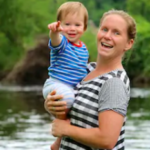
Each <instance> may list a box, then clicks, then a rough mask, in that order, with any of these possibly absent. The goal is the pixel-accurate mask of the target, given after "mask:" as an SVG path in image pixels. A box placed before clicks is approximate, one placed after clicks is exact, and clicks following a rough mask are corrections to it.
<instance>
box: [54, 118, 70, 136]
mask: <svg viewBox="0 0 150 150" xmlns="http://www.w3.org/2000/svg"><path fill="white" fill-rule="evenodd" d="M69 126H70V121H69V120H68V121H67V120H61V119H55V120H54V121H53V122H52V130H51V133H52V135H53V136H55V137H62V136H65V135H66V133H67V130H68V128H69Z"/></svg>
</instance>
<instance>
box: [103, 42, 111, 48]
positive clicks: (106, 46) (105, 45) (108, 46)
mask: <svg viewBox="0 0 150 150" xmlns="http://www.w3.org/2000/svg"><path fill="white" fill-rule="evenodd" d="M101 45H102V46H103V47H105V48H113V46H112V45H111V44H108V43H105V42H101Z"/></svg>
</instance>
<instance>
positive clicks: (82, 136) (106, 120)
mask: <svg viewBox="0 0 150 150" xmlns="http://www.w3.org/2000/svg"><path fill="white" fill-rule="evenodd" d="M123 121H124V117H123V116H122V115H120V114H118V113H116V112H114V111H112V110H108V111H104V112H101V113H99V128H89V129H85V128H79V127H76V126H73V125H70V124H68V123H67V122H65V121H62V120H59V119H56V120H54V121H53V127H52V134H53V135H54V136H57V137H62V136H68V137H70V138H72V139H74V140H75V141H78V142H80V143H82V144H84V145H87V146H90V147H95V148H106V149H112V148H113V147H114V146H115V144H116V143H117V140H118V137H119V134H120V131H121V127H122V124H123Z"/></svg>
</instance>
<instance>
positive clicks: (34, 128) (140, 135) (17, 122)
mask: <svg viewBox="0 0 150 150" xmlns="http://www.w3.org/2000/svg"><path fill="white" fill-rule="evenodd" d="M3 88H4V87H3ZM36 88H37V89H36V90H35V87H24V88H22V89H20V87H16V88H15V89H14V88H12V89H11V88H9V90H8V91H11V92H10V93H3V92H1V93H0V100H1V105H0V125H1V126H0V150H49V149H50V145H51V144H52V143H53V142H54V140H55V138H54V137H53V136H52V135H51V134H50V117H49V115H48V114H47V113H46V111H45V110H44V107H43V97H42V96H40V95H39V91H41V89H40V87H36ZM0 90H1V89H0ZM3 90H4V89H3ZM3 90H2V91H3ZM13 90H14V91H15V92H16V91H18V93H15V92H14V91H13ZM22 90H23V93H24V94H23V93H21V92H20V91H22ZM34 90H35V91H36V92H35V93H34V92H33V94H30V92H31V91H34ZM12 91H13V92H12ZM37 91H38V92H37ZM142 91H143V90H141V92H139V89H137V91H136V89H133V90H132V94H133V97H134V96H135V95H136V96H137V95H138V96H139V95H142V93H144V94H143V95H144V96H145V95H146V94H147V95H148V93H150V92H148V91H145V92H142ZM12 93H14V95H13V94H12ZM143 95H142V96H141V97H144V96H143ZM41 97H42V98H41ZM40 100H41V101H42V105H41V103H40ZM135 106H136V107H135ZM149 107H150V99H132V100H131V104H130V111H131V112H130V113H129V116H128V119H127V123H126V134H125V136H126V140H125V143H126V150H150V112H149ZM41 109H42V110H43V111H42V110H41Z"/></svg>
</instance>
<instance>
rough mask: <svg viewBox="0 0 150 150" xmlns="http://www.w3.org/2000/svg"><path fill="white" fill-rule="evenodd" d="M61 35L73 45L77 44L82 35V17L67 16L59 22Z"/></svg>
mask: <svg viewBox="0 0 150 150" xmlns="http://www.w3.org/2000/svg"><path fill="white" fill-rule="evenodd" d="M61 25H62V27H63V32H62V33H63V35H64V36H66V38H67V39H68V40H69V41H70V42H73V43H75V44H78V42H79V39H80V37H81V36H82V34H83V33H84V16H83V15H78V14H77V13H76V14H68V15H67V16H65V17H64V18H63V19H62V20H61Z"/></svg>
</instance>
